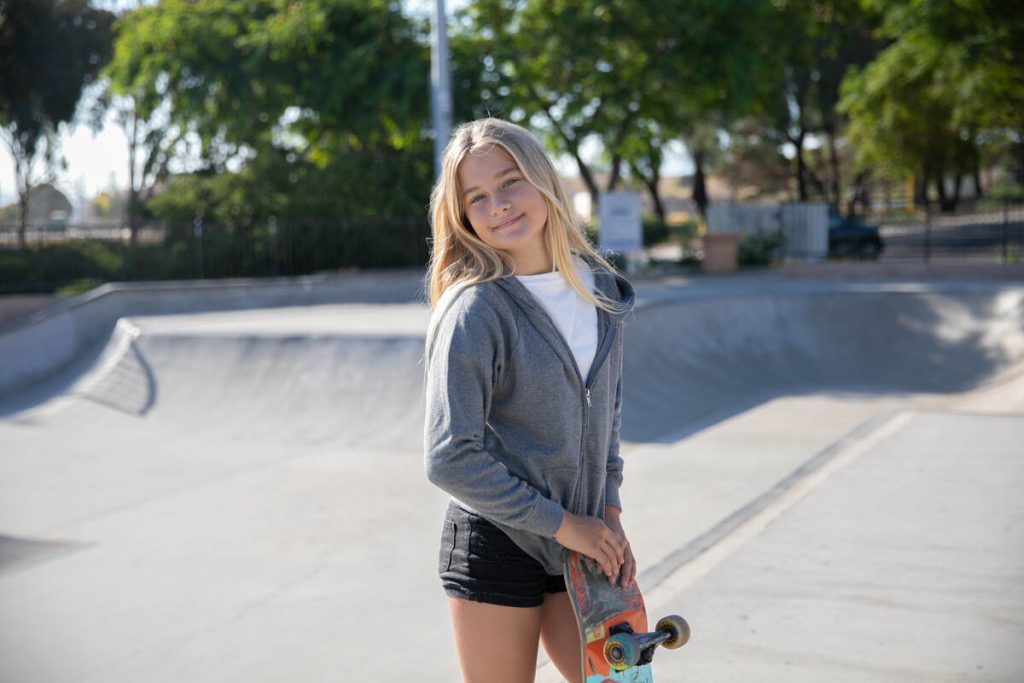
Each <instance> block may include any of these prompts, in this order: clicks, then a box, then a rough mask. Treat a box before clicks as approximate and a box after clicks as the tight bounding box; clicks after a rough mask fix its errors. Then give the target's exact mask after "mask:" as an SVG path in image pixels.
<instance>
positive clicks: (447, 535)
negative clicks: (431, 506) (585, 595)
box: [437, 502, 565, 607]
mask: <svg viewBox="0 0 1024 683" xmlns="http://www.w3.org/2000/svg"><path fill="white" fill-rule="evenodd" d="M437 570H438V574H439V575H440V577H441V585H442V586H443V587H444V592H445V593H447V594H448V595H449V596H451V597H453V598H463V599H465V600H474V601H476V602H486V603H490V604H492V605H505V606H507V607H539V606H540V605H542V604H543V603H544V594H545V593H561V592H564V591H565V579H563V578H562V575H561V574H559V575H555V576H551V575H549V574H547V573H546V572H545V571H544V567H543V566H542V565H541V564H540V562H538V561H537V560H535V559H533V558H532V557H530V556H529V555H528V554H527V553H526V552H525V551H524V550H523V549H522V548H520V547H519V546H517V545H516V544H515V543H514V542H513V541H512V539H511V538H509V537H508V535H507V534H506V533H505V532H504V531H502V530H501V529H499V528H498V527H496V526H494V524H492V523H491V522H488V521H487V520H486V519H484V518H483V517H481V516H480V515H477V514H474V513H472V512H469V511H468V510H464V509H463V508H461V507H459V506H458V505H456V504H455V503H454V502H452V503H450V504H449V505H448V512H447V514H446V515H445V519H444V529H443V530H442V532H441V552H440V555H439V557H438V567H437Z"/></svg>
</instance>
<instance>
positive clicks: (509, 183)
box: [505, 178, 519, 187]
mask: <svg viewBox="0 0 1024 683" xmlns="http://www.w3.org/2000/svg"><path fill="white" fill-rule="evenodd" d="M518 182H519V178H509V179H508V180H506V181H505V187H508V186H509V185H511V184H512V183H518Z"/></svg>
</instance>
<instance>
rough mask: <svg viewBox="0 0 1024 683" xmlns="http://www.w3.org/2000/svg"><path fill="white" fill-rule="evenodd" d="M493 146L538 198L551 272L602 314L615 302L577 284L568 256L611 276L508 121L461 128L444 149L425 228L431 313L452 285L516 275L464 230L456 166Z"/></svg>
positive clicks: (534, 147) (540, 159)
mask: <svg viewBox="0 0 1024 683" xmlns="http://www.w3.org/2000/svg"><path fill="white" fill-rule="evenodd" d="M492 146H498V147H500V148H501V149H503V150H505V151H506V152H508V154H509V156H511V157H512V159H513V160H514V161H515V163H516V166H518V167H519V170H520V172H521V173H522V174H523V176H524V177H525V178H526V180H527V181H528V182H529V183H530V184H531V185H533V186H534V187H535V188H537V190H538V191H539V192H540V193H541V195H543V197H544V202H545V203H546V204H547V209H548V221H547V225H546V228H545V230H544V242H545V244H546V245H547V248H548V251H549V252H550V253H551V258H552V260H553V261H554V265H555V267H556V268H557V269H558V271H559V272H560V273H561V274H562V277H563V278H565V280H566V282H567V283H568V284H569V286H570V287H572V288H573V289H574V290H576V291H577V292H578V293H579V295H580V296H582V297H583V298H584V299H585V300H587V301H589V302H590V303H592V304H594V305H595V306H597V307H599V308H602V309H604V310H606V311H615V310H617V308H618V306H617V305H616V304H617V302H615V301H612V300H610V299H608V298H607V297H605V296H604V295H603V294H597V295H595V294H594V293H592V292H590V291H589V290H588V289H587V287H586V286H585V285H584V284H583V282H582V281H581V280H580V278H579V276H578V275H577V273H576V268H575V266H574V264H573V260H572V256H573V254H574V253H575V254H578V255H579V256H586V257H589V260H590V261H591V262H592V263H596V264H599V265H600V266H603V267H605V268H607V269H608V271H609V272H615V269H614V268H613V267H612V266H611V264H609V263H608V262H607V261H606V260H605V259H603V258H602V257H601V255H600V254H598V253H597V251H596V250H595V249H594V248H593V247H592V246H591V245H590V243H589V242H588V241H587V239H586V237H585V236H584V235H583V230H582V228H581V227H580V225H579V224H578V223H577V222H576V221H575V220H573V216H572V212H571V210H570V209H569V200H568V195H567V194H566V191H565V188H564V187H563V186H562V181H561V179H560V178H559V177H558V173H557V172H556V171H555V166H554V164H552V163H551V159H550V158H549V157H548V155H547V154H546V153H545V151H544V148H543V146H541V144H540V142H539V141H538V140H537V138H535V137H534V136H533V135H532V134H531V133H530V132H529V131H528V130H526V129H525V128H522V127H521V126H517V125H516V124H514V123H511V122H509V121H503V120H501V119H494V118H487V119H479V120H477V121H471V122H469V123H464V124H462V125H461V126H459V128H458V129H457V130H456V131H455V134H454V135H453V136H452V139H451V140H450V141H449V142H448V146H447V147H445V150H444V157H443V161H442V163H441V177H440V178H438V180H437V184H436V185H434V190H433V192H431V195H430V225H431V229H432V231H433V238H434V239H433V246H432V248H431V254H430V267H429V269H428V271H427V277H426V291H427V297H428V300H429V302H430V308H431V309H433V308H434V307H435V306H436V305H437V302H438V301H439V300H440V298H441V295H442V294H444V292H445V290H447V289H448V288H449V287H451V286H453V285H459V286H463V285H471V284H476V283H480V282H488V281H490V280H496V279H497V278H499V277H501V276H502V274H503V272H504V271H505V270H506V269H507V270H509V271H511V272H515V264H514V263H513V262H512V259H511V257H510V256H509V255H508V254H507V253H505V252H502V251H500V250H498V249H494V248H493V247H490V246H488V245H487V244H485V243H484V242H483V240H481V239H480V238H479V237H477V235H476V234H475V233H474V232H473V230H472V229H471V228H470V227H469V221H468V219H467V218H466V214H465V211H464V210H463V205H462V188H461V187H460V185H459V175H458V171H459V164H461V163H462V160H463V159H464V158H465V157H466V156H467V155H468V154H472V153H474V152H478V151H481V150H487V149H488V148H490V147H492Z"/></svg>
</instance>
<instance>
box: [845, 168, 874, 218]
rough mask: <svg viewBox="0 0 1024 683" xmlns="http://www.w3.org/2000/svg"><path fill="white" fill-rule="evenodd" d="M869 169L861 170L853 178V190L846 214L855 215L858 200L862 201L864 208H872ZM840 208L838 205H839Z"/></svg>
mask: <svg viewBox="0 0 1024 683" xmlns="http://www.w3.org/2000/svg"><path fill="white" fill-rule="evenodd" d="M867 177H868V172H867V171H861V172H860V173H858V174H857V175H856V176H855V177H854V179H853V192H852V193H851V195H850V201H848V202H847V203H846V215H847V216H853V215H854V214H856V213H857V202H860V203H861V206H863V207H864V210H865V211H867V210H868V209H869V208H870V198H869V197H868V188H867ZM837 208H838V207H837Z"/></svg>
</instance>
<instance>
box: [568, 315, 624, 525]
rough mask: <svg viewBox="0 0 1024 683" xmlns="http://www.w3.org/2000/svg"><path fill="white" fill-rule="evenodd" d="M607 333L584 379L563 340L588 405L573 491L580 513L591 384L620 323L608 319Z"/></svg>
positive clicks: (584, 416) (573, 504) (606, 354)
mask: <svg viewBox="0 0 1024 683" xmlns="http://www.w3.org/2000/svg"><path fill="white" fill-rule="evenodd" d="M600 315H602V316H604V317H605V318H607V317H608V313H606V312H605V311H601V312H600ZM605 330H606V331H605V334H604V336H603V338H602V339H601V345H600V346H599V347H598V349H597V353H596V354H595V355H594V361H593V362H592V363H591V364H590V370H589V371H588V372H587V375H588V377H587V379H586V380H584V379H583V375H582V374H581V373H580V368H579V365H577V363H576V357H575V356H573V355H572V349H569V344H568V343H566V342H565V340H564V339H563V340H562V343H563V344H565V347H566V348H567V349H568V350H569V357H570V358H572V364H573V367H574V368H575V369H576V377H577V378H578V379H579V381H580V385H581V386H582V387H583V397H584V399H586V406H584V407H583V428H582V429H581V430H580V447H579V461H578V462H579V464H578V467H577V469H576V483H575V485H574V486H573V491H572V502H571V508H572V510H571V511H572V512H574V513H576V514H579V513H578V512H577V509H578V508H579V497H580V485H581V484H582V483H583V456H584V453H585V451H586V443H587V427H589V426H590V409H591V408H592V407H593V403H591V400H590V384H591V382H593V380H594V376H595V375H596V374H597V371H598V370H600V369H601V366H602V365H603V364H604V362H605V360H607V358H608V354H609V353H610V352H611V347H612V344H613V343H614V341H615V334H616V332H617V331H618V323H616V322H614V321H612V320H608V323H607V326H606V327H605Z"/></svg>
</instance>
